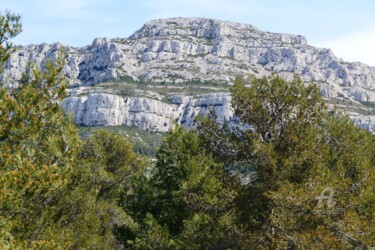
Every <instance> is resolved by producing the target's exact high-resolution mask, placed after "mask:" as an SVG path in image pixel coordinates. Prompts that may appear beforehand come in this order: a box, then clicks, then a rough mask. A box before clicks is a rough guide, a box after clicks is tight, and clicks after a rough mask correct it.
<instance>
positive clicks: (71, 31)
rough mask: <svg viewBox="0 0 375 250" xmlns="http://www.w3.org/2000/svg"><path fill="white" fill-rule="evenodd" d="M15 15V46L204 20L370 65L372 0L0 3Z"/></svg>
mask: <svg viewBox="0 0 375 250" xmlns="http://www.w3.org/2000/svg"><path fill="white" fill-rule="evenodd" d="M5 10H10V11H12V12H15V13H18V14H20V15H21V17H22V23H23V31H22V33H21V34H20V35H19V36H18V37H16V38H15V39H14V40H13V43H14V44H17V45H27V44H40V43H55V42H60V43H63V44H65V45H71V46H76V47H78V46H85V45H89V44H91V43H92V41H93V40H94V38H96V37H109V38H115V37H128V36H130V35H131V34H132V33H133V32H134V31H136V30H138V29H139V28H141V27H142V25H143V24H144V23H145V22H147V21H149V20H152V19H157V18H166V17H206V18H215V19H220V20H224V21H235V22H241V23H247V24H252V25H254V26H255V27H257V28H258V29H260V30H263V31H270V32H277V33H290V34H295V35H303V36H305V37H306V38H307V40H308V43H309V44H310V45H313V46H317V47H325V48H331V49H332V50H333V52H334V54H335V55H336V56H338V57H340V58H342V59H344V60H345V61H360V62H363V63H366V64H369V65H372V66H375V47H374V45H375V15H374V12H375V1H374V0H0V11H1V12H2V13H3V12H4V11H5Z"/></svg>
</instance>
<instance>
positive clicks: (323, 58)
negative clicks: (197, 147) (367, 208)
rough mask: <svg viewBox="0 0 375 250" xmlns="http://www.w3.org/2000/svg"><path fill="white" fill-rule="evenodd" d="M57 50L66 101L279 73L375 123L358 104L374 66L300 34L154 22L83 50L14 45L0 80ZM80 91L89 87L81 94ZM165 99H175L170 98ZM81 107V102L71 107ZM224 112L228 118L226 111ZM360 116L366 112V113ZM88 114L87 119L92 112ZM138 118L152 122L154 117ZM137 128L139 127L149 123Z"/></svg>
mask: <svg viewBox="0 0 375 250" xmlns="http://www.w3.org/2000/svg"><path fill="white" fill-rule="evenodd" d="M61 48H64V49H65V53H66V65H65V67H64V73H65V75H66V76H67V78H68V80H69V81H70V88H71V90H72V91H70V93H71V97H70V98H83V97H82V96H81V97H80V96H74V94H73V93H76V92H80V95H86V96H89V97H90V95H95V94H96V96H97V98H104V97H103V96H101V95H118V93H117V92H116V91H115V92H111V93H94V92H95V91H97V92H98V91H99V92H103V90H98V87H96V88H95V87H94V86H99V85H100V84H101V83H103V82H111V81H112V82H114V81H116V82H118V83H121V84H123V85H126V84H128V83H131V82H138V83H139V82H143V83H147V84H148V86H150V87H149V90H150V91H154V89H153V87H152V86H156V85H160V84H164V85H165V84H170V85H173V84H185V85H186V84H187V85H188V84H191V83H192V82H194V83H200V84H201V85H202V86H203V85H204V84H205V83H207V82H210V83H215V84H216V85H217V86H228V85H230V84H231V82H232V81H233V80H234V78H235V77H236V76H242V77H243V78H245V80H249V81H250V80H251V79H252V78H254V77H262V76H270V75H272V74H278V75H280V76H282V77H284V78H286V79H287V80H288V79H291V78H292V77H293V76H294V74H299V75H300V76H301V78H302V80H303V81H304V82H306V83H309V82H316V83H317V84H318V85H319V87H320V91H321V94H322V96H323V97H325V98H327V99H329V100H334V101H338V102H340V103H341V105H346V104H347V103H353V105H354V106H356V108H355V110H356V111H358V109H359V111H360V112H359V113H358V112H357V113H356V112H352V114H351V115H352V117H357V118H358V117H364V118H363V119H362V118H361V119H357V120H361V121H362V120H366V119H367V120H368V122H367V123H365V124H367V125H366V126H367V127H369V128H370V130H371V128H373V125H374V124H375V120H374V119H375V118H374V110H373V109H372V108H369V107H368V106H364V105H363V104H366V103H370V104H371V105H372V103H373V102H375V67H371V66H368V65H365V64H362V63H359V62H352V63H351V62H345V61H343V60H342V59H339V58H337V57H336V56H335V55H334V54H333V53H332V51H331V50H330V49H325V48H316V47H313V46H311V45H309V44H308V43H307V39H306V38H305V37H303V36H300V35H291V34H284V33H271V32H264V31H260V30H259V29H257V28H256V27H254V26H253V25H249V24H242V23H237V22H229V21H221V20H217V19H211V18H181V17H180V18H165V19H156V20H151V21H149V22H146V23H145V24H144V25H143V26H142V27H141V28H140V29H139V30H137V31H135V32H134V33H133V34H132V35H131V36H129V37H128V38H113V39H108V38H96V39H95V40H94V41H93V43H92V44H91V45H88V46H85V47H78V48H75V47H70V46H64V45H61V44H58V43H56V44H53V45H48V44H42V45H29V46H26V47H19V49H18V51H17V52H16V53H14V54H12V56H11V58H10V59H9V61H8V63H7V66H6V69H5V72H4V73H3V75H2V76H1V78H2V79H7V80H8V81H7V82H8V83H9V84H8V86H9V87H12V86H17V81H18V80H19V79H20V78H21V73H22V72H23V71H25V70H26V68H27V64H28V61H30V60H31V61H35V62H36V63H37V64H40V65H41V66H42V67H43V65H44V63H45V62H46V60H47V59H48V58H52V59H55V58H56V57H57V55H58V53H59V50H60V49H61ZM80 88H81V89H82V88H89V89H90V88H91V90H88V89H86V90H82V91H81V90H79V89H80ZM74 89H77V91H75V90H74ZM99 89H100V87H99ZM106 91H107V90H106ZM104 92H105V91H104ZM107 92H108V91H107ZM109 92H110V91H109ZM182 94H183V93H182ZM100 96H101V97H100ZM92 98H93V97H92V96H91V98H88V99H90V100H91V99H92ZM113 98H116V97H113ZM147 98H148V97H146V99H147ZM163 98H164V99H165V100H171V99H173V97H172V96H171V95H169V94H167V95H165V96H164V97H162V99H163ZM192 98H193V97H192ZM88 99H87V100H88ZM104 99H105V100H107V99H106V98H104ZM149 99H150V98H149ZM151 99H152V98H151ZM193 99H194V98H193ZM198 99H199V98H198ZM208 100H210V98H209V97H208ZM334 101H332V102H334ZM83 102H85V101H84V100H83V99H82V100H81V101H79V102H77V103H83ZM124 102H126V100H125V99H124ZM151 102H152V101H150V103H151ZM203 102H204V103H205V105H209V103H207V102H205V101H203ZM92 103H100V102H95V101H94V102H92ZM167 104H168V103H167ZM172 104H173V103H172ZM77 105H78V104H77ZM98 105H99V104H98ZM160 105H161V104H160ZM351 105H352V104H351ZM371 105H370V107H371ZM146 106H147V105H146ZM354 106H353V107H354ZM357 106H358V107H357ZM186 107H187V106H186ZM226 107H227V106H226ZM98 109H99V110H100V105H99V106H98V107H97V109H96V110H98ZM104 109H107V107H105V108H104ZM71 110H75V114H76V116H77V114H78V113H79V114H83V112H84V111H82V110H81V111H78V110H80V109H79V108H78V107H75V108H72V109H71ZM86 110H88V109H87V107H86ZM176 110H177V109H176ZM77 112H78V113H77ZM86 112H88V111H86ZM90 112H91V111H90ZM223 112H224V111H223ZM228 112H229V111H228ZM112 113H113V112H112ZM115 113H116V112H115ZM120 113H121V112H120ZM125 113H126V112H125ZM183 113H184V112H182V113H176V114H175V115H176V116H178V115H181V114H183ZM197 113H199V112H197ZM224 113H225V115H224V114H223V115H224V116H225V117H227V113H226V111H225V112H224ZM361 113H365V116H363V114H361ZM110 114H111V112H107V113H106V115H103V117H106V118H105V119H107V120H108V121H112V120H116V124H117V123H121V122H119V121H125V120H126V119H127V118H116V119H112V118H111V117H110ZM86 116H87V117H93V116H92V115H90V114H86ZM147 116H149V115H147ZM87 119H88V120H86V121H87V122H86V124H85V123H83V125H86V126H89V124H99V125H100V124H102V125H111V122H102V123H100V122H99V123H98V122H95V121H94V120H91V121H90V118H87ZM92 119H94V118H92ZM95 119H96V118H95ZM124 119H125V120H124ZM136 119H141V120H142V119H143V120H147V122H146V123H147V124H152V119H155V118H151V117H149V118H145V117H142V118H140V117H138V118H136ZM148 119H151V120H150V121H148ZM156 120H157V119H156ZM156 120H155V121H156ZM124 124H127V123H126V122H125V123H124ZM134 124H138V122H137V123H134ZM163 124H164V123H163ZM362 124H364V123H362ZM133 126H138V125H133ZM158 126H159V125H158ZM366 126H365V127H366ZM139 127H141V128H142V129H145V128H151V127H152V126H148V127H147V126H146V127H145V126H143V125H139ZM167 127H169V126H167ZM159 129H161V128H160V126H159ZM162 130H164V128H163V129H162Z"/></svg>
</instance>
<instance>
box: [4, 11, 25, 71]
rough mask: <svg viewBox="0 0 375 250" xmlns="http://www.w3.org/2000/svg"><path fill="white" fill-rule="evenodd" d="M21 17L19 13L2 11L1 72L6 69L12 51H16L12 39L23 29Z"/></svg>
mask: <svg viewBox="0 0 375 250" xmlns="http://www.w3.org/2000/svg"><path fill="white" fill-rule="evenodd" d="M20 19H21V17H20V16H19V15H16V14H14V13H11V12H9V11H6V12H5V14H2V13H0V74H1V73H2V72H3V70H4V66H5V62H6V61H7V60H8V58H9V56H10V53H11V52H13V51H14V50H13V46H12V43H11V42H10V39H12V38H13V37H15V36H17V35H18V34H19V33H20V32H21V31H22V25H21V22H20Z"/></svg>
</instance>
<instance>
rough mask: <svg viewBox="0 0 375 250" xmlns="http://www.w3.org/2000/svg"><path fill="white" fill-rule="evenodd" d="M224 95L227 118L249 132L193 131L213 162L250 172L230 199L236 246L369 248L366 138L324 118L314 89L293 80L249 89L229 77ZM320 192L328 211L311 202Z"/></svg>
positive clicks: (209, 125) (334, 118)
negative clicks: (229, 109)
mask: <svg viewBox="0 0 375 250" xmlns="http://www.w3.org/2000/svg"><path fill="white" fill-rule="evenodd" d="M231 91H232V96H233V107H234V109H235V114H236V115H237V116H238V117H239V119H240V121H241V122H243V123H245V124H250V125H251V128H249V129H248V130H246V131H237V130H235V131H234V132H233V131H232V132H230V131H228V130H225V129H223V128H218V127H217V126H216V125H215V124H214V123H213V122H212V121H211V120H204V119H203V120H201V124H200V128H201V136H202V137H203V138H204V140H205V142H206V145H207V148H208V150H209V151H211V152H212V153H213V155H214V156H215V158H216V159H217V160H220V161H223V159H225V157H226V156H227V158H226V159H225V161H224V162H225V164H226V165H227V166H244V167H245V166H248V167H249V168H250V170H255V173H256V175H255V176H253V178H252V181H251V182H250V183H249V184H248V185H243V187H239V189H238V190H239V191H238V196H237V197H236V199H235V206H236V207H237V208H238V210H237V222H238V223H240V224H241V225H242V226H243V227H245V228H246V230H245V232H246V233H245V235H247V239H246V240H245V241H244V242H245V243H243V242H242V243H239V244H240V245H241V244H249V245H252V246H254V247H263V248H303V247H308V248H338V247H340V248H341V247H344V248H353V247H368V246H373V245H374V240H373V239H374V237H373V235H374V230H375V225H374V223H373V222H372V220H369V219H368V218H370V217H371V218H372V217H374V210H373V207H374V201H375V200H374V198H375V196H374V195H375V193H374V166H375V164H374V155H375V151H374V148H375V147H374V145H375V144H374V136H373V135H371V134H370V133H369V132H367V131H362V130H360V129H359V128H357V127H355V126H354V125H353V124H352V122H351V121H350V119H349V118H348V117H345V116H343V115H339V114H338V113H335V112H333V113H329V112H328V111H327V110H326V109H325V106H324V103H323V101H322V99H321V97H320V96H319V91H318V89H317V88H316V87H315V86H314V85H313V84H311V85H309V86H307V87H305V86H303V84H302V83H301V81H300V79H299V78H298V77H296V78H295V79H294V80H292V81H290V82H286V81H285V80H283V79H281V78H280V77H277V76H276V77H273V78H263V79H257V80H254V81H253V82H252V83H251V86H250V87H249V88H246V87H245V86H244V85H243V83H242V81H241V79H237V80H236V83H235V85H234V86H233V88H232V89H231ZM326 188H330V189H332V190H333V191H334V195H333V200H332V202H333V204H334V205H333V206H332V207H327V206H323V207H320V206H319V205H318V200H317V197H319V196H321V195H322V192H323V191H324V190H325V189H326ZM323 195H324V193H323ZM326 195H328V194H326ZM249 200H251V201H253V202H249ZM325 202H327V199H325V200H323V203H325Z"/></svg>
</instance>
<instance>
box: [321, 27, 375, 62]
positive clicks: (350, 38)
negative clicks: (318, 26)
mask: <svg viewBox="0 0 375 250" xmlns="http://www.w3.org/2000/svg"><path fill="white" fill-rule="evenodd" d="M316 45H317V46H319V47H325V48H332V50H333V53H334V54H335V55H336V56H338V57H341V58H342V59H343V60H345V61H359V62H363V63H366V64H368V65H371V66H375V26H374V27H371V28H367V29H365V30H361V31H358V32H354V33H351V34H347V35H344V36H341V37H338V38H335V39H332V40H328V41H323V42H319V43H317V44H316Z"/></svg>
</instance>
